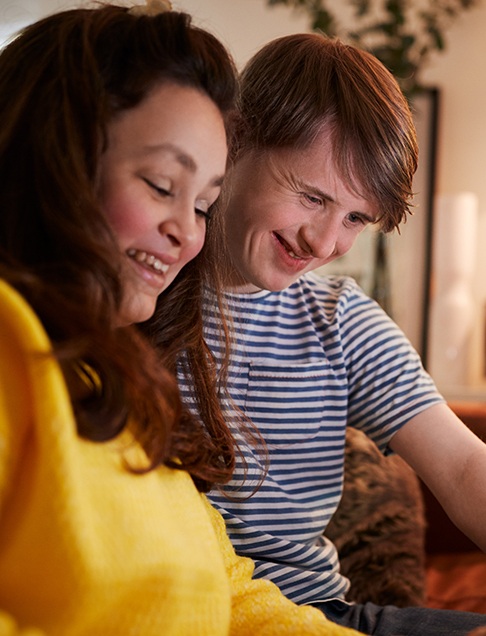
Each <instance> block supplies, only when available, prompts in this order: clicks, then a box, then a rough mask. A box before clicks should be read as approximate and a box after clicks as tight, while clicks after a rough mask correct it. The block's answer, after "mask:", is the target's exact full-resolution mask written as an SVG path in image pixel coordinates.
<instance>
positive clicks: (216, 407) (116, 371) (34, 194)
mask: <svg viewBox="0 0 486 636" xmlns="http://www.w3.org/2000/svg"><path fill="white" fill-rule="evenodd" d="M165 81H173V82H177V83H179V84H181V85H184V86H189V87H194V88H196V89H197V90H200V91H202V92H204V93H205V94H206V95H208V96H209V97H210V98H211V99H212V100H213V101H214V103H215V104H216V105H217V106H218V108H219V109H220V111H221V113H222V115H223V116H224V118H225V121H227V122H229V121H230V119H231V113H232V110H233V104H234V97H235V93H236V85H237V83H236V77H235V70H234V64H233V61H232V60H231V58H230V57H229V55H228V53H227V52H226V50H225V49H224V47H223V46H222V45H221V44H220V43H219V41H218V40H217V39H216V38H214V37H213V36H212V35H210V34H209V33H207V32H206V31H204V30H202V29H199V28H196V27H195V26H193V25H191V21H190V18H189V16H187V15H186V14H184V13H180V12H173V11H170V12H165V13H160V14H158V15H156V16H148V15H133V14H132V13H130V12H129V10H128V8H127V7H121V6H116V5H105V6H101V7H97V8H94V9H74V10H68V11H63V12H59V13H57V14H54V15H52V16H50V17H47V18H44V19H42V20H40V21H38V22H36V23H34V24H33V25H31V26H29V27H27V28H26V29H24V30H23V31H22V32H21V33H20V34H19V35H17V36H16V37H15V38H14V39H13V40H12V41H11V43H10V44H8V45H7V46H6V47H5V49H4V50H3V51H2V53H1V55H0V113H1V122H2V123H1V126H0V183H1V187H0V275H1V276H2V277H3V278H4V279H6V280H7V281H9V282H10V283H11V284H12V285H13V286H14V287H15V288H17V289H18V290H19V291H20V292H21V293H22V294H23V296H24V297H25V298H26V299H27V301H28V302H29V303H30V304H31V306H32V307H33V308H34V310H35V311H36V313H37V314H38V316H39V317H40V319H41V321H42V323H43V325H44V327H45V329H46V330H47V333H48V334H49V336H50V338H51V340H52V343H53V347H54V351H55V354H56V356H57V357H58V359H59V361H60V363H61V366H62V368H63V370H64V373H65V377H66V380H67V383H68V386H69V387H70V390H71V397H72V400H73V405H74V409H75V413H76V419H77V424H78V431H79V434H80V435H81V436H82V437H84V438H87V439H89V440H93V441H97V442H103V441H105V440H109V439H112V438H113V437H115V436H116V435H118V434H119V433H120V432H121V430H123V429H124V428H125V426H127V422H128V421H129V420H130V422H135V423H136V426H137V429H136V430H137V434H138V437H139V438H140V440H141V442H142V443H143V445H144V447H145V449H146V451H147V454H148V457H149V461H150V465H149V466H148V467H147V469H151V468H154V467H155V466H157V465H159V464H161V463H165V464H167V465H170V466H176V467H179V468H184V469H186V470H188V471H189V472H190V473H191V475H192V477H193V479H194V481H195V483H196V485H197V486H198V488H199V489H201V490H207V489H209V487H210V486H211V485H212V484H213V483H215V482H219V483H223V482H225V481H227V480H228V478H229V477H230V475H231V472H232V469H233V465H234V455H235V451H234V447H233V441H232V437H231V434H230V433H229V430H228V428H227V425H226V422H225V419H224V417H223V414H222V412H221V407H220V403H219V400H218V377H217V373H216V370H215V367H214V364H213V362H212V358H211V355H210V353H209V351H208V349H207V348H206V346H205V344H204V340H203V335H202V322H201V308H200V305H201V299H202V293H203V291H202V285H203V283H204V280H205V277H208V279H210V280H216V278H215V277H216V276H217V274H216V273H211V272H212V270H213V268H214V259H209V258H208V256H207V254H206V253H203V254H202V255H201V256H200V257H199V258H198V259H196V261H195V262H194V263H190V264H189V266H187V267H186V268H185V270H183V272H182V273H181V275H180V279H179V280H176V282H175V284H173V286H172V288H171V289H170V290H169V291H168V292H167V293H166V294H164V295H163V296H162V299H161V302H159V308H158V310H157V311H156V313H155V315H154V317H153V318H152V320H150V321H148V323H146V324H145V325H143V327H140V326H131V327H127V328H118V329H114V328H113V325H114V324H115V323H114V320H115V316H116V315H117V312H118V310H119V307H120V301H121V282H120V278H119V271H120V270H119V262H120V260H119V259H120V254H119V250H118V248H117V245H116V241H115V238H114V236H113V234H112V232H111V231H110V228H109V226H108V224H107V222H106V220H105V217H104V214H103V211H102V210H101V209H100V207H99V203H98V200H97V196H96V191H97V179H98V171H99V161H100V156H101V155H102V153H103V151H104V149H105V148H106V140H107V126H108V125H109V124H110V122H111V121H112V119H113V118H114V117H115V116H116V114H117V113H119V112H120V111H121V110H124V109H129V108H134V107H136V106H137V105H138V104H140V103H141V101H142V100H143V99H144V98H145V96H146V95H147V94H148V93H149V92H150V90H151V89H152V88H153V87H154V86H156V85H159V84H160V83H162V82H165ZM208 231H209V232H210V227H209V228H208ZM223 332H224V329H223ZM183 350H184V351H185V352H186V353H185V359H187V361H188V365H189V369H190V371H191V373H193V374H194V386H195V393H196V394H197V401H198V404H199V406H200V409H201V420H199V419H198V418H195V417H192V416H191V415H190V414H189V412H188V411H187V410H186V409H185V408H184V407H183V406H182V404H181V400H180V397H179V392H178V388H177V383H176V380H175V378H174V373H173V372H172V371H173V370H174V368H175V360H176V359H177V358H178V357H179V355H180V353H181V351H183ZM168 367H170V369H169V368H168ZM80 373H81V375H82V376H83V380H84V384H85V385H86V384H87V385H88V386H91V388H92V390H91V391H89V392H88V395H82V396H78V395H77V392H76V390H75V384H76V382H75V381H73V378H79V374H80Z"/></svg>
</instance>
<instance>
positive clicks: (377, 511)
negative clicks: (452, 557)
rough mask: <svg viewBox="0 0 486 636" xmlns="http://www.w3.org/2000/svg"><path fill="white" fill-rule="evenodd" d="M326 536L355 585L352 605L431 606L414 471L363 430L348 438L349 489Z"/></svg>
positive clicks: (346, 479) (422, 520)
mask: <svg viewBox="0 0 486 636" xmlns="http://www.w3.org/2000/svg"><path fill="white" fill-rule="evenodd" d="M325 534H326V536H327V537H329V538H330V539H331V540H332V541H333V542H334V544H335V545H336V548H337V550H338V552H339V557H340V561H341V571H342V573H343V574H344V575H345V576H347V577H348V578H349V579H350V580H351V589H350V591H349V593H348V596H347V600H349V601H356V602H358V603H364V602H367V601H371V602H373V603H376V604H377V605H396V606H398V607H405V606H411V605H424V604H425V596H426V594H425V585H426V584H425V549H424V542H425V518H424V506H423V499H422V493H421V489H420V485H419V481H418V478H417V476H416V474H415V473H414V471H413V470H412V469H411V468H410V467H409V466H408V465H407V464H406V463H405V462H404V461H403V460H402V459H401V458H400V457H398V456H391V457H384V456H383V455H382V454H381V453H380V451H379V450H378V448H377V447H376V445H375V444H374V443H373V442H372V441H371V440H370V439H369V438H368V437H367V436H366V435H364V434H363V433H362V432H361V431H358V430H356V429H352V428H349V429H348V432H347V436H346V454H345V475H344V490H343V497H342V500H341V503H340V505H339V507H338V509H337V511H336V513H335V514H334V516H333V518H332V519H331V521H330V523H329V525H328V527H327V529H326V533H325Z"/></svg>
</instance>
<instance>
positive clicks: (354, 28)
mask: <svg viewBox="0 0 486 636" xmlns="http://www.w3.org/2000/svg"><path fill="white" fill-rule="evenodd" d="M266 2H267V4H268V5H270V6H271V5H278V4H280V5H285V6H288V7H291V8H293V9H295V10H297V11H301V12H302V11H303V12H306V13H307V14H308V16H309V21H310V26H311V28H312V29H314V30H320V31H322V32H324V33H326V34H327V35H330V36H338V37H340V38H341V39H343V40H345V41H350V42H352V43H353V44H355V45H357V46H359V47H361V48H364V49H367V50H368V51H370V52H371V53H373V54H374V55H376V57H377V58H378V59H379V60H381V61H382V62H383V63H384V64H385V66H387V67H388V68H389V69H390V70H391V71H392V73H393V74H394V75H395V77H396V78H397V80H398V81H399V83H400V85H401V87H402V89H403V90H404V92H405V93H406V94H408V95H412V94H413V93H414V92H416V91H417V90H420V88H421V86H422V84H421V79H420V73H421V70H422V68H423V67H424V65H425V64H426V63H427V62H428V60H429V58H430V55H431V54H432V53H433V52H436V51H442V50H444V49H445V46H446V43H445V32H446V30H447V29H448V27H449V26H450V24H451V23H452V22H453V21H454V20H455V19H456V18H457V17H458V16H459V14H460V13H461V12H463V11H464V10H467V9H470V8H472V7H473V6H475V5H477V4H479V2H480V0H266ZM337 4H339V9H336V8H335V7H336V6H337Z"/></svg>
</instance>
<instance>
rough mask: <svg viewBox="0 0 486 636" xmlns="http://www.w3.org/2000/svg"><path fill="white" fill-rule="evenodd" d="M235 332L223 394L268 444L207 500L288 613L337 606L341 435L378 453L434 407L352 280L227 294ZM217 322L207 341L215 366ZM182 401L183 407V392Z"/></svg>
mask: <svg viewBox="0 0 486 636" xmlns="http://www.w3.org/2000/svg"><path fill="white" fill-rule="evenodd" d="M228 301H229V306H230V309H231V313H232V316H233V319H234V329H235V332H236V338H235V344H234V349H233V352H232V365H231V369H230V378H229V381H230V393H231V395H232V397H233V399H234V401H235V402H236V404H237V405H238V406H239V407H240V408H241V409H243V411H244V412H245V413H246V415H247V416H248V417H249V418H251V420H252V421H253V423H254V424H256V426H257V427H258V429H259V430H260V432H261V434H262V435H263V437H264V439H265V441H266V443H267V445H268V455H269V469H268V473H267V475H266V477H265V479H264V481H263V483H262V484H261V486H260V488H259V489H258V490H257V491H256V492H254V489H255V486H256V485H257V484H258V483H259V480H260V479H261V477H262V466H263V465H264V462H262V461H261V458H260V456H259V454H258V452H257V451H255V450H254V449H252V447H251V445H245V444H244V442H243V440H242V437H241V436H240V435H239V433H238V431H235V435H236V437H237V439H238V442H239V443H240V445H242V446H243V449H244V455H245V459H246V463H247V466H246V474H245V473H244V468H243V465H242V463H241V462H238V463H237V469H236V472H235V474H234V478H233V480H232V481H231V482H230V485H229V487H225V491H226V492H229V493H230V495H231V496H230V497H227V496H225V495H224V494H221V493H220V492H217V491H213V492H211V493H210V499H211V501H212V502H213V504H214V505H215V506H216V507H217V508H218V509H219V510H220V511H221V513H222V515H223V517H224V519H225V521H226V525H227V529H228V534H229V536H230V538H231V541H232V542H233V545H234V546H235V549H236V551H237V552H238V553H239V554H240V555H243V556H247V557H251V558H252V559H253V560H254V561H255V564H256V569H255V576H257V577H265V578H269V579H271V580H273V581H274V583H276V584H277V585H278V586H279V587H280V588H281V590H282V592H283V593H284V594H285V595H286V596H288V597H289V598H290V599H292V600H293V601H294V602H296V603H312V602H316V601H319V600H325V599H329V598H337V597H340V598H343V597H344V596H345V594H346V591H347V589H348V586H349V583H348V580H347V579H346V578H344V577H343V576H342V575H341V574H340V573H339V563H338V557H337V553H336V549H335V547H334V546H333V544H332V543H331V542H330V541H329V540H328V539H326V538H325V537H324V536H323V532H324V530H325V528H326V526H327V524H328V522H329V520H330V518H331V517H332V515H333V513H334V512H335V510H336V508H337V505H338V503H339V500H340V497H341V491H342V482H343V464H344V441H345V429H346V426H347V425H350V426H354V427H356V428H359V429H362V430H363V431H364V432H366V433H367V434H368V435H369V436H370V437H371V438H372V439H373V440H374V441H375V442H376V444H377V445H378V447H379V448H380V449H381V450H382V451H383V452H385V453H386V452H387V450H388V443H389V441H390V439H391V437H392V436H393V434H394V433H395V432H396V431H397V430H398V429H399V428H400V427H401V426H402V425H403V424H405V423H406V422H407V421H408V420H410V419H411V418H412V417H413V416H414V415H417V414H418V413H420V412H421V411H423V410H424V409H426V408H428V407H429V406H431V405H433V404H436V403H439V402H442V401H443V399H442V398H441V396H440V395H439V394H438V393H437V391H436V389H435V387H434V384H433V382H432V380H431V378H430V377H429V376H428V375H427V373H426V372H425V371H424V369H423V367H422V365H421V362H420V360H419V357H418V355H417V354H416V353H415V351H414V350H413V348H412V346H411V345H410V344H409V342H408V340H407V339H406V338H405V336H404V335H403V334H402V332H401V331H400V330H399V329H398V327H397V326H396V325H395V324H394V323H393V322H392V321H391V320H390V318H389V317H388V316H387V315H386V314H385V313H384V312H383V311H382V309H381V308H380V307H379V306H378V305H377V304H376V303H375V302H374V301H372V300H370V299H369V298H368V297H367V296H366V295H365V294H364V293H363V291H362V290H361V289H360V288H359V287H358V285H357V284H356V283H355V282H354V281H353V280H352V279H350V278H341V277H331V276H329V277H325V278H321V277H319V276H317V275H316V274H307V275H305V276H303V277H302V278H301V279H300V280H298V281H297V282H295V283H294V284H293V285H291V286H290V287H289V288H287V289H285V290H284V291H281V292H268V291H261V292H257V293H255V294H242V295H229V296H228ZM217 321H218V319H217V316H215V315H214V313H213V312H212V311H208V315H207V316H206V327H207V329H206V331H207V333H206V336H207V340H208V344H209V345H210V346H211V348H212V349H213V351H214V353H215V355H216V356H218V352H219V348H218V341H217V335H216V334H217ZM182 384H183V386H182V390H183V394H184V393H185V394H186V397H187V398H188V399H190V397H189V394H188V393H189V391H188V387H187V386H184V382H182Z"/></svg>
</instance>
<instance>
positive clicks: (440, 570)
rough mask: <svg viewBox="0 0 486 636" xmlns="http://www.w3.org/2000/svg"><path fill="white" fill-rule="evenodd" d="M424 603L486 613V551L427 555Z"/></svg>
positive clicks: (442, 607) (438, 607) (434, 606)
mask: <svg viewBox="0 0 486 636" xmlns="http://www.w3.org/2000/svg"><path fill="white" fill-rule="evenodd" d="M426 566H427V570H426V571H427V575H426V577H427V606H428V607H433V608H436V609H454V610H464V611H468V612H479V613H481V614H486V554H484V553H482V552H467V553H457V554H437V555H431V556H429V557H427V564H426Z"/></svg>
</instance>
